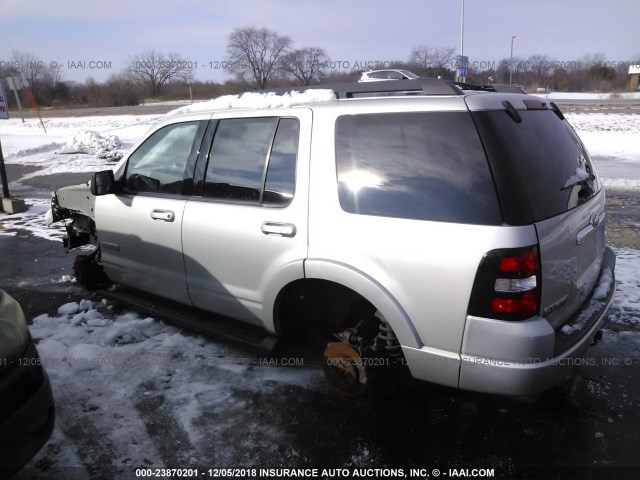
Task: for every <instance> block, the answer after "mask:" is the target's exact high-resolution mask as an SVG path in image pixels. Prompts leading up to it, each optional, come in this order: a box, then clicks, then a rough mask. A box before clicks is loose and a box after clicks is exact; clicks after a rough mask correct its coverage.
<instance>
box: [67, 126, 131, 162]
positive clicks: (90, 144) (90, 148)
mask: <svg viewBox="0 0 640 480" xmlns="http://www.w3.org/2000/svg"><path fill="white" fill-rule="evenodd" d="M121 147H122V143H121V142H120V139H119V138H118V137H117V136H116V135H114V134H112V133H99V132H96V131H95V130H81V131H79V132H77V133H75V134H74V135H73V136H72V137H71V139H70V140H69V141H68V142H67V143H65V144H64V145H63V147H62V149H61V150H58V151H57V152H56V153H58V154H70V153H87V154H95V156H96V157H97V158H103V159H107V160H120V159H121V158H122V151H120V150H119V149H120V148H121Z"/></svg>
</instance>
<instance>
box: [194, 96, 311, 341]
mask: <svg viewBox="0 0 640 480" xmlns="http://www.w3.org/2000/svg"><path fill="white" fill-rule="evenodd" d="M278 113H281V115H280V116H277V117H276V116H273V113H265V114H263V115H256V114H251V115H250V114H240V115H238V114H236V116H234V117H233V118H218V119H217V124H216V128H215V135H214V138H213V143H212V146H211V150H210V151H209V152H208V153H207V152H204V153H203V154H202V155H201V156H200V158H199V160H198V168H197V173H196V186H197V188H198V190H199V196H198V195H194V196H193V197H192V198H191V199H190V200H189V202H188V203H187V205H186V207H185V212H184V221H183V243H184V259H185V267H186V273H187V284H188V290H189V295H190V297H191V300H192V302H193V305H194V306H196V307H199V308H203V309H206V310H210V311H213V312H216V313H220V314H223V315H226V316H229V317H232V318H236V319H240V320H244V321H246V322H249V323H254V324H259V325H262V326H265V327H266V328H268V329H272V328H273V327H272V310H271V303H270V302H271V301H272V300H273V296H274V295H275V293H277V292H278V290H279V289H280V288H281V287H282V286H284V285H285V284H286V283H288V282H290V281H292V280H295V279H298V278H303V277H304V268H303V264H304V263H303V262H304V259H305V258H306V256H307V209H308V206H307V205H308V192H307V187H306V186H307V183H308V175H309V173H308V163H309V145H310V141H311V111H310V110H307V109H300V108H296V109H292V110H290V111H288V112H286V113H285V112H283V111H279V112H278ZM208 135H210V133H209V132H208V133H207V136H208ZM302 146H304V147H302ZM203 167H205V168H203ZM199 176H200V178H199ZM265 302H266V303H265Z"/></svg>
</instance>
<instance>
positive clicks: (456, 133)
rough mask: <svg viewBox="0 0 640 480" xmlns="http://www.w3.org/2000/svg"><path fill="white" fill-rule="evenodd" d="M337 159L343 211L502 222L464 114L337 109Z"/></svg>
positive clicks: (475, 138)
mask: <svg viewBox="0 0 640 480" xmlns="http://www.w3.org/2000/svg"><path fill="white" fill-rule="evenodd" d="M336 165H337V175H338V188H339V198H340V205H341V206H342V208H343V210H345V211H346V212H349V213H355V214H361V215H380V216H387V217H398V218H412V219H418V220H433V221H445V222H457V223H474V224H485V225H499V224H501V223H502V216H501V212H500V207H499V204H498V201H497V196H496V192H495V188H494V185H493V179H492V177H491V172H490V170H489V166H488V164H487V160H486V158H485V154H484V150H483V148H482V144H481V143H480V140H479V137H478V132H477V130H476V128H475V126H474V124H473V120H472V118H471V116H470V115H469V114H468V113H465V112H417V113H384V114H362V115H344V116H341V117H339V118H338V119H337V121H336Z"/></svg>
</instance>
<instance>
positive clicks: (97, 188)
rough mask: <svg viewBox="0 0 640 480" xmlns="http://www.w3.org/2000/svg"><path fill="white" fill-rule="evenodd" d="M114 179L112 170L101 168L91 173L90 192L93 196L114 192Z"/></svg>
mask: <svg viewBox="0 0 640 480" xmlns="http://www.w3.org/2000/svg"><path fill="white" fill-rule="evenodd" d="M115 186H116V180H115V177H114V176H113V170H103V171H102V172H96V173H94V174H93V179H92V180H91V194H92V195H95V196H99V195H108V194H109V193H114V192H115Z"/></svg>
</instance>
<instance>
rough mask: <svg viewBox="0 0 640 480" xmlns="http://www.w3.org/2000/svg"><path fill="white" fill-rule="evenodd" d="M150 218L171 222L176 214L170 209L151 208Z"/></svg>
mask: <svg viewBox="0 0 640 480" xmlns="http://www.w3.org/2000/svg"><path fill="white" fill-rule="evenodd" d="M151 218H153V219H154V220H162V221H163V222H173V221H174V220H175V219H176V214H175V213H173V212H172V211H171V210H159V209H154V210H151Z"/></svg>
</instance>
